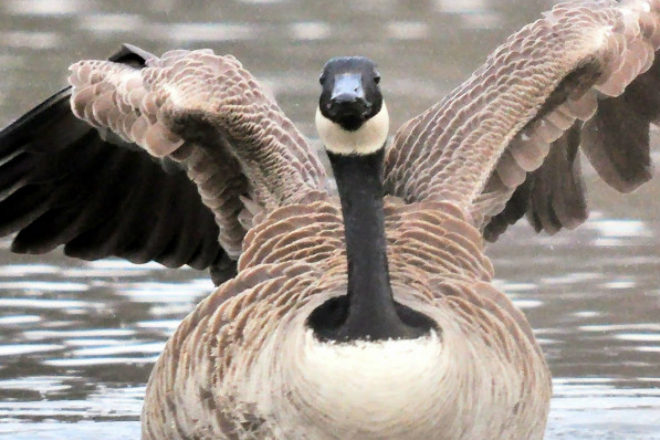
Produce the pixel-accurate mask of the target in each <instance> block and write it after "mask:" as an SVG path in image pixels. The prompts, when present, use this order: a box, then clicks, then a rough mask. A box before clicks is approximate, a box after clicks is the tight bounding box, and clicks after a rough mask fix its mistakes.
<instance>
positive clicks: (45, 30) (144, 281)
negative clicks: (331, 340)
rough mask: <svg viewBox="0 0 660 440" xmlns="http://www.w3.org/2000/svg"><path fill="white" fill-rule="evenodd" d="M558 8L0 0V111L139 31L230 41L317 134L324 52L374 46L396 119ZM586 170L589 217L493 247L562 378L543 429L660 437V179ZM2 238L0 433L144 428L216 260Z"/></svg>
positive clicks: (14, 109)
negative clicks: (19, 248) (178, 263)
mask: <svg viewBox="0 0 660 440" xmlns="http://www.w3.org/2000/svg"><path fill="white" fill-rule="evenodd" d="M550 5H551V2H550V1H532V2H525V3H524V4H521V3H520V2H516V1H513V0H491V1H486V0H470V1H465V0H464V1H450V0H428V1H421V0H415V1H395V0H385V1H382V0H368V1H360V2H349V1H336V2H326V3H323V4H310V3H308V2H303V1H301V0H243V1H226V2H216V1H213V2H212V1H208V2H203V3H202V2H196V3H195V7H191V6H190V3H189V2H186V1H182V0H152V1H142V2H126V1H103V2H100V1H87V0H86V1H82V0H61V1H58V2H54V1H50V0H0V68H1V69H2V72H3V75H1V76H0V124H3V125H4V124H5V123H7V122H9V121H10V120H12V119H13V118H15V117H16V116H17V115H19V114H21V113H22V112H24V111H26V110H28V109H29V108H30V107H31V106H33V105H34V104H35V103H37V102H39V101H40V100H41V99H43V98H44V97H46V96H48V95H49V94H50V93H52V92H53V91H55V90H57V89H58V88H59V87H61V85H62V84H64V80H65V77H66V67H67V66H68V65H69V64H70V63H71V62H72V61H74V60H77V59H80V58H81V57H104V56H106V55H107V54H109V53H111V52H113V51H114V50H115V49H116V47H117V46H118V45H119V43H121V42H133V43H135V44H138V45H142V46H144V47H145V48H146V49H148V50H150V51H153V52H155V53H161V52H163V51H165V50H167V49H170V48H174V47H213V48H214V49H216V50H217V51H218V52H221V53H233V54H235V55H236V56H237V57H238V58H239V59H241V60H242V61H243V63H244V65H245V66H246V67H247V68H248V69H250V70H251V71H252V72H253V73H254V74H255V75H257V76H258V77H259V78H260V79H262V80H263V81H264V82H265V83H266V84H267V85H268V86H269V87H270V88H271V89H272V91H273V93H274V94H275V95H276V97H277V99H278V100H279V101H280V103H281V104H282V106H283V107H284V109H285V111H286V112H287V114H289V115H290V116H291V117H292V119H293V120H294V121H295V122H296V124H297V125H298V126H299V127H301V129H302V130H303V131H304V132H305V133H306V134H308V135H313V134H314V130H313V126H312V115H313V112H314V108H315V105H316V94H317V93H318V84H317V82H316V78H317V77H318V73H319V70H320V68H321V66H322V65H323V63H324V62H325V60H326V59H328V58H329V57H331V56H335V55H339V54H347V53H361V54H365V55H367V56H370V57H372V58H374V59H375V60H377V61H378V63H379V66H380V70H381V71H382V73H383V87H384V91H385V93H386V95H387V97H388V101H389V102H390V111H391V112H392V124H393V126H394V127H396V126H398V125H399V124H401V123H402V122H403V121H404V120H406V119H407V118H409V117H411V116H413V115H415V114H417V113H419V112H421V111H422V110H424V109H425V108H427V107H428V106H429V105H431V104H432V103H433V102H435V100H437V99H438V98H439V97H440V96H442V95H444V94H445V93H446V92H447V91H449V90H450V89H451V87H453V86H454V85H456V84H457V83H458V82H459V81H461V80H462V79H464V78H465V77H466V76H467V75H468V74H469V72H470V71H471V70H472V69H473V68H474V67H476V66H477V65H478V63H480V62H481V61H482V60H483V58H484V56H485V54H486V53H487V52H488V51H489V50H491V49H492V48H493V46H494V44H495V43H496V42H498V41H501V40H502V39H503V38H504V37H505V36H506V35H507V34H508V33H510V32H511V31H513V30H514V29H516V28H518V27H519V26H520V25H521V24H523V23H526V22H528V21H531V20H533V19H535V18H536V17H538V13H539V11H541V10H543V9H547V8H548V7H550ZM591 180H592V181H595V179H593V178H592V179H591ZM590 183H591V185H590V186H591V200H592V202H593V206H594V207H595V209H596V211H595V212H593V213H592V221H591V222H589V223H588V224H586V225H585V226H583V227H581V228H580V229H579V230H578V231H575V232H571V233H569V232H566V233H562V234H559V235H557V236H554V237H547V236H540V237H537V236H535V234H533V233H532V232H531V231H530V229H529V227H527V226H525V225H520V226H516V227H514V228H513V229H512V231H511V232H510V233H508V234H507V235H506V236H505V237H504V239H503V240H502V241H501V242H500V243H497V244H496V245H494V246H491V247H490V248H489V254H490V255H491V256H492V257H493V258H494V260H495V267H496V270H497V276H498V283H499V285H500V287H502V288H504V289H505V290H506V291H507V292H509V293H510V294H511V297H512V299H513V300H514V302H515V303H516V304H517V305H518V306H519V307H521V308H522V309H523V310H524V311H525V313H526V314H527V315H528V316H529V317H530V320H531V321H532V324H533V326H534V328H535V329H536V334H537V336H538V338H539V340H540V341H541V343H542V345H543V348H544V350H545V352H546V353H547V355H548V359H549V362H550V364H551V368H552V370H553V373H554V374H555V376H556V377H557V379H556V381H555V391H556V397H555V399H554V401H553V412H552V415H551V424H550V429H549V433H548V438H549V439H565V438H575V439H596V438H598V439H603V438H611V439H615V438H617V439H618V438H625V439H626V440H629V439H645V440H649V439H653V438H660V433H658V431H659V428H657V427H658V426H660V420H659V419H658V417H659V416H658V415H659V414H660V393H659V392H658V389H659V388H660V387H659V383H660V382H659V379H658V378H660V371H659V368H660V367H658V365H660V340H659V339H658V334H660V324H659V322H660V321H659V320H658V311H659V310H660V283H659V282H658V279H659V278H660V277H659V276H658V268H660V204H657V203H655V201H657V200H659V199H660V182H659V181H655V182H652V183H651V184H649V185H647V187H645V188H643V189H642V190H641V191H639V193H637V194H634V195H631V196H628V197H626V198H623V197H621V196H619V195H617V194H615V193H614V192H612V191H610V190H607V189H604V188H603V187H602V185H598V184H593V182H590ZM8 246H9V241H8V240H6V239H5V240H1V241H0V341H1V342H0V420H2V421H3V422H4V423H0V438H3V437H5V438H11V439H14V440H16V439H33V438H36V437H38V438H44V439H47V438H52V439H64V438H67V439H69V440H70V439H76V438H81V439H82V438H96V437H97V436H99V435H106V436H109V437H111V438H113V439H114V438H118V439H119V438H133V439H134V438H137V437H138V436H139V426H138V424H137V419H138V417H139V413H140V406H141V399H142V396H143V394H144V384H145V383H146V380H147V377H148V374H149V371H150V369H151V366H152V364H153V362H154V360H155V358H156V356H157V355H158V353H159V352H160V351H161V349H162V347H163V344H164V343H165V340H166V338H167V336H168V335H169V334H171V333H172V331H173V330H174V329H175V328H176V326H177V325H178V322H179V321H180V319H181V318H182V317H183V316H185V314H186V313H188V311H190V310H191V308H192V307H193V306H194V304H195V303H196V302H197V301H199V299H200V298H201V297H203V296H204V295H206V294H207V293H208V292H209V291H210V290H211V288H212V285H211V283H210V281H209V280H208V277H207V275H206V274H200V273H197V272H195V271H192V270H181V271H178V272H170V271H166V270H164V269H162V268H161V267H160V266H159V265H157V264H147V265H141V266H136V265H132V264H130V263H127V262H124V261H119V260H107V261H100V262H91V263H89V262H79V261H76V260H70V259H67V258H64V257H62V256H61V254H58V253H55V254H52V255H48V256H43V257H39V258H36V257H29V256H17V255H12V254H10V253H9V251H8ZM124 420H126V421H129V423H123V422H121V421H124ZM26 421H30V422H39V423H18V422H26ZM70 421H76V422H78V423H76V424H75V425H71V424H63V423H62V422H70Z"/></svg>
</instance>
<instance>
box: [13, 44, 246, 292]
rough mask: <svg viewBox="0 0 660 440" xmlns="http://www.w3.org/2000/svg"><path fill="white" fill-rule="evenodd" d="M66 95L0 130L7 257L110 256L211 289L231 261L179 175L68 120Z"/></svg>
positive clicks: (127, 58) (137, 56)
mask: <svg viewBox="0 0 660 440" xmlns="http://www.w3.org/2000/svg"><path fill="white" fill-rule="evenodd" d="M150 57H153V55H151V54H149V53H148V52H145V51H142V50H140V49H138V48H135V47H133V46H128V45H125V46H123V47H122V49H121V50H120V51H119V52H117V53H116V54H114V55H113V56H112V57H111V58H110V59H111V60H113V61H117V62H120V63H125V64H129V65H132V66H135V67H142V66H144V63H145V60H146V59H148V58H150ZM70 96H71V88H70V87H67V88H65V89H63V90H61V91H60V92H58V93H56V94H55V95H53V96H52V97H50V98H49V99H47V100H46V101H44V102H43V103H42V104H40V105H39V106H37V107H35V108H34V109H33V110H32V111H30V112H29V113H27V114H26V115H24V116H23V117H21V118H20V119H18V120H17V121H16V122H14V123H13V124H11V125H10V126H8V127H7V128H5V129H4V130H3V131H2V132H0V212H2V216H1V217H0V235H9V234H13V233H17V234H16V236H15V237H14V240H13V243H12V250H13V251H14V252H19V253H44V252H49V251H51V250H52V249H54V248H55V247H57V246H59V245H64V252H65V253H66V254H67V255H69V256H72V257H78V258H82V259H85V260H96V259H100V258H105V257H109V256H117V257H121V258H125V259H127V260H129V261H132V262H136V263H144V262H147V261H151V260H154V261H157V262H160V263H162V264H164V265H166V266H168V267H179V266H182V265H185V264H188V265H190V266H191V267H194V268H195V269H205V268H208V267H210V268H211V273H212V276H213V278H214V281H215V282H216V283H220V282H222V281H224V280H225V279H227V278H229V277H231V276H233V274H234V273H235V263H234V262H233V261H231V260H230V259H229V258H228V257H227V255H226V254H225V252H224V251H223V250H222V248H221V247H220V245H219V243H218V235H219V229H218V226H217V225H216V223H215V220H214V216H213V214H212V213H211V211H210V210H209V209H208V208H207V207H205V206H204V205H203V204H202V202H201V198H200V196H199V194H198V192H197V188H196V187H195V185H194V184H193V183H192V182H191V181H190V179H189V178H188V177H187V175H186V171H185V169H184V168H183V167H181V166H179V165H177V164H175V163H174V162H173V161H171V160H169V159H163V160H160V161H159V160H157V159H154V158H152V157H151V156H149V155H148V154H147V153H146V152H145V151H144V150H142V149H140V148H138V147H137V146H135V145H131V144H128V143H126V142H123V141H121V140H120V139H119V138H118V137H117V136H114V135H112V134H111V133H109V132H107V131H97V129H95V128H93V127H91V126H90V125H88V124H87V123H86V122H84V121H81V120H79V119H78V118H76V117H75V116H74V115H73V113H72V112H71V107H70V104H69V98H70Z"/></svg>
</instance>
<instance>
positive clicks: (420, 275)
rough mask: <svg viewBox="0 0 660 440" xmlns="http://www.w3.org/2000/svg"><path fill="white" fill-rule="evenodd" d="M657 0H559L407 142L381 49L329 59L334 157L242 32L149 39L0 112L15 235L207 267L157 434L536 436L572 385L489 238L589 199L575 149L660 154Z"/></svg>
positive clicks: (618, 183)
mask: <svg viewBox="0 0 660 440" xmlns="http://www.w3.org/2000/svg"><path fill="white" fill-rule="evenodd" d="M659 48H660V1H643V0H624V1H621V2H616V1H613V0H599V1H589V0H581V1H573V2H569V3H564V4H559V5H557V6H555V7H554V8H553V9H552V10H551V11H549V12H547V13H546V14H544V16H543V17H542V18H541V19H539V20H537V21H536V22H534V23H532V24H530V25H527V26H525V27H524V28H522V29H521V30H520V31H519V32H517V33H515V34H513V35H512V36H511V37H509V38H508V39H507V40H506V42H505V43H504V44H503V45H502V46H500V47H499V48H498V49H496V50H495V51H494V52H493V54H492V55H490V56H489V57H488V59H487V60H486V62H485V63H484V64H483V65H482V66H481V67H480V68H479V69H477V70H476V71H475V72H474V74H473V75H472V76H471V77H470V78H469V79H468V80H467V81H466V82H464V83H463V84H462V85H460V86H458V87H457V88H456V89H455V90H454V91H453V92H451V93H450V94H449V95H448V96H446V97H445V98H443V99H442V100H441V101H439V102H438V103H437V104H436V105H434V106H432V107H431V108H429V109H428V110H427V111H425V112H424V113H422V114H421V115H419V116H416V117H414V118H413V119H411V120H410V121H409V122H407V123H406V124H404V125H403V126H402V127H401V128H399V130H398V131H397V133H396V134H395V136H394V139H393V140H392V142H391V143H389V145H388V144H387V142H386V140H387V134H388V129H389V120H388V113H387V106H386V105H385V101H384V99H383V96H382V94H381V91H380V86H379V83H380V74H379V73H378V71H377V69H376V66H375V64H374V63H373V62H371V61H370V60H368V59H366V58H362V57H341V58H334V59H332V60H330V61H329V62H328V63H327V64H326V65H325V67H324V69H323V73H322V74H321V77H320V82H321V88H322V92H321V95H320V98H319V105H318V109H317V112H316V116H315V120H316V126H317V130H318V133H319V137H320V138H321V140H322V142H323V144H324V146H325V149H326V151H327V153H328V156H329V158H330V163H331V166H332V169H333V172H334V175H335V178H336V182H337V188H338V194H339V196H338V197H337V196H335V195H333V194H332V193H331V191H329V190H328V189H327V188H326V175H325V171H324V169H323V167H322V166H321V162H320V161H319V159H318V158H317V157H316V155H315V154H314V152H313V151H312V149H311V148H310V147H309V145H308V143H307V141H306V140H305V138H304V137H303V136H302V135H301V133H300V132H299V131H298V130H297V129H296V128H295V126H294V125H293V124H292V123H291V121H290V120H289V119H287V118H286V116H285V115H284V114H283V112H282V111H281V110H280V108H279V107H278V106H277V104H276V103H275V101H274V100H273V98H272V97H271V96H270V94H269V93H268V92H266V91H265V90H264V88H263V87H262V86H261V85H260V84H259V82H258V81H257V80H256V79H255V78H254V77H253V76H252V75H251V74H250V73H249V72H248V71H247V70H245V69H244V68H243V66H242V64H241V63H240V62H239V61H238V60H236V59H235V58H234V57H232V56H230V55H227V56H219V55H215V54H214V53H213V52H211V51H209V50H195V51H183V50H177V51H171V52H167V53H165V54H164V55H162V56H161V57H156V56H154V55H152V54H150V53H148V52H145V51H143V50H141V49H139V48H136V47H134V46H130V45H125V46H123V48H122V49H121V50H120V51H119V52H117V53H116V54H114V55H113V56H112V57H110V59H109V60H104V61H89V60H88V61H81V62H79V63H76V64H74V65H73V66H72V67H71V76H70V78H69V81H70V84H71V86H70V87H68V88H66V89H63V90H61V91H60V92H58V93H57V94H55V95H53V96H52V97H51V98H49V99H48V100H47V101H45V102H44V103H42V104H40V105H39V106H37V107H36V108H35V109H33V110H32V111H30V112H28V113H27V114H26V115H24V116H23V117H21V118H19V119H18V120H17V121H16V122H15V123H13V124H12V125H10V126H9V127H7V128H6V129H5V130H3V131H2V132H1V133H0V233H2V234H3V235H7V234H11V233H16V234H17V235H16V236H15V237H14V239H13V244H12V246H13V250H14V251H16V252H27V253H40V252H48V251H50V250H52V249H53V248H55V247H57V246H60V245H63V246H64V250H65V252H66V253H67V254H69V255H71V256H75V257H79V258H83V259H96V258H103V257H105V256H109V255H114V256H119V257H122V258H126V259H129V260H130V261H134V262H144V261H151V260H154V261H159V262H161V263H163V264H165V265H168V266H171V267H178V266H181V265H184V264H188V265H190V266H192V267H195V268H200V269H202V268H210V269H211V273H212V276H213V278H214V281H215V282H216V283H217V284H219V287H218V288H217V290H215V291H214V292H213V293H211V294H210V295H209V296H208V297H206V298H205V299H204V300H202V301H201V302H200V303H199V304H198V306H197V307H196V308H195V310H194V311H193V312H192V313H191V314H190V315H189V316H187V317H186V318H185V319H184V320H183V322H182V323H181V324H180V326H179V327H178V329H177V330H176V331H175V333H174V334H173V336H172V337H171V338H170V340H169V341H168V343H167V345H166V347H165V349H164V351H163V353H162V355H161V356H160V358H159V359H158V361H157V363H156V365H155V367H154V369H153V371H152V374H151V376H150V379H149V383H148V385H147V390H146V397H145V403H144V409H143V414H142V438H143V439H145V440H152V439H190V438H199V439H217V438H221V439H319V440H324V439H358V438H359V439H384V438H397V439H442V440H448V439H452V440H458V439H460V440H477V439H480V440H481V439H486V438H488V439H502V440H514V439H515V440H521V439H522V440H525V439H530V440H533V439H541V438H543V434H544V431H545V425H546V422H547V417H548V411H549V402H550V397H551V393H552V387H551V381H550V372H549V370H548V367H547V365H546V363H545V360H544V358H543V354H542V352H541V349H540V347H539V345H538V343H537V342H536V340H535V338H534V335H533V332H532V330H531V327H530V325H529V323H528V321H527V320H526V318H525V317H524V315H523V314H522V312H521V311H520V310H518V309H517V308H516V307H515V306H514V305H513V304H512V303H511V301H510V300H509V299H508V298H507V296H506V295H505V294H504V293H502V292H501V291H499V290H498V289H496V288H495V286H494V285H493V283H492V281H493V267H492V264H491V263H490V261H489V259H488V258H487V257H486V255H485V254H484V241H485V240H495V239H497V237H498V236H499V235H500V234H502V233H503V232H504V231H505V230H506V228H507V227H508V226H509V225H511V224H513V223H515V222H516V221H517V220H519V219H520V218H522V217H523V216H527V218H528V219H529V220H530V221H531V222H532V224H533V226H534V227H535V228H536V229H537V230H538V231H541V230H545V231H547V232H550V233H554V232H557V231H558V230H560V229H562V228H569V229H570V228H574V227H576V226H577V225H578V224H579V223H581V222H582V221H584V220H585V218H586V208H587V206H586V199H585V195H584V189H583V184H582V180H581V179H582V178H581V168H580V161H579V155H578V151H579V149H581V150H582V151H583V152H584V153H585V154H586V156H587V157H588V159H589V160H590V162H591V163H592V165H593V166H594V168H595V169H596V170H597V171H598V173H599V175H600V176H601V177H602V178H603V180H605V182H606V183H607V184H609V185H610V186H612V187H614V188H615V189H617V190H619V191H622V192H627V191H632V190H633V189H635V188H637V187H638V186H639V185H641V184H642V183H644V182H645V181H647V180H648V179H650V177H651V164H650V158H649V157H650V155H649V138H648V131H649V127H650V124H651V123H654V122H656V121H657V120H658V116H660V105H659V104H660V95H659V92H658V90H660V88H659V87H658V85H659V84H658V83H659V81H660V72H659V70H660V63H658V62H655V52H656V51H657V50H658V49H659Z"/></svg>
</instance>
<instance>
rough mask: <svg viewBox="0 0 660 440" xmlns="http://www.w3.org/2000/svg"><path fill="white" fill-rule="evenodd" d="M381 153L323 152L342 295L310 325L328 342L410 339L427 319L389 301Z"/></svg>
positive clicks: (427, 326)
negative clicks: (338, 233)
mask: <svg viewBox="0 0 660 440" xmlns="http://www.w3.org/2000/svg"><path fill="white" fill-rule="evenodd" d="M383 155H384V148H383V149H380V150H379V151H378V152H376V153H374V154H370V155H362V156H358V155H351V156H344V155H335V154H332V153H329V154H328V156H329V158H330V163H331V164H332V168H333V171H334V173H335V179H336V181H337V188H338V190H339V197H340V200H341V207H342V212H343V215H344V231H345V238H346V254H347V260H348V292H347V295H346V296H342V297H338V298H334V299H333V300H330V301H328V302H326V303H325V304H323V305H322V306H321V307H319V308H318V309H316V310H315V311H314V313H313V314H312V315H311V316H310V324H311V326H312V328H314V329H315V330H316V332H317V334H318V335H319V336H321V337H323V338H327V339H333V340H342V341H346V340H356V339H370V340H383V339H395V338H416V337H418V336H421V335H422V334H425V333H427V332H428V330H429V329H430V328H431V327H432V326H433V324H432V323H431V321H430V320H429V318H427V317H426V316H424V315H421V314H420V313H418V312H415V311H414V310H412V309H410V308H408V307H405V306H403V305H401V304H399V303H396V302H395V301H394V298H393V295H392V287H391V285H390V276H389V271H388V264H387V247H386V239H385V217H384V214H383V185H382V182H381V176H380V173H381V167H382V161H383Z"/></svg>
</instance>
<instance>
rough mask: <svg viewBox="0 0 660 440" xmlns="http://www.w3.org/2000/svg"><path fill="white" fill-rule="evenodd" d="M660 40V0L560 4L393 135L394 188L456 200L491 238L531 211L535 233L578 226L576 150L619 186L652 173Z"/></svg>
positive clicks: (415, 196) (390, 171)
mask: <svg viewBox="0 0 660 440" xmlns="http://www.w3.org/2000/svg"><path fill="white" fill-rule="evenodd" d="M659 46H660V2H658V1H642V0H627V1H622V2H616V1H614V0H602V1H573V2H568V3H564V4H560V5H557V6H556V7H555V8H554V9H553V10H552V11H550V12H547V13H546V14H544V17H543V18H542V19H540V20H537V21H536V22H535V23H532V24H530V25H528V26H525V27H524V28H523V29H522V30H520V31H519V32H517V33H516V34H514V35H512V36H511V37H509V39H508V40H507V41H506V42H505V43H504V44H503V45H502V46H500V47H499V48H498V49H497V50H495V52H494V53H493V54H492V55H491V56H490V57H489V58H488V60H487V61H486V63H485V64H484V65H483V66H482V67H481V68H479V69H478V70H477V71H476V72H475V73H474V74H473V75H472V76H471V77H470V78H469V79H468V80H467V81H466V82H465V83H463V84H462V85H460V86H459V87H458V88H457V89H455V90H454V91H453V92H452V93H451V94H450V95H448V96H447V97H446V98H445V99H443V100H442V101H441V102H439V103H438V104H436V105H435V106H433V107H431V108H430V109H429V110H427V111H426V112H425V113H423V114H421V115H419V116H417V117H416V118H414V119H412V120H411V121H409V122H408V123H407V124H405V125H404V126H403V127H402V128H401V129H400V130H399V131H398V132H397V134H396V137H395V140H394V142H393V144H392V146H391V147H390V149H389V151H388V158H387V163H386V169H385V176H386V185H387V188H388V190H389V191H390V192H391V193H393V194H396V195H399V196H401V197H404V198H405V199H407V200H409V201H410V200H422V199H427V198H436V199H448V200H452V201H454V202H455V203H456V204H457V205H459V206H460V207H461V208H463V209H464V211H465V212H468V213H470V214H471V216H472V218H473V222H474V224H475V226H477V227H479V228H481V229H482V230H483V231H484V234H485V236H486V238H488V239H491V240H494V239H496V238H497V236H498V235H499V234H500V233H501V232H503V231H504V230H505V229H506V227H507V226H508V225H509V224H512V223H514V222H515V221H517V220H518V219H519V218H521V217H522V216H523V215H525V214H527V216H528V218H530V220H531V221H532V223H533V224H534V226H535V227H536V228H537V230H541V229H545V230H547V231H548V232H555V231H557V230H559V229H560V228H562V227H575V226H577V225H578V224H579V223H581V222H582V221H584V220H585V219H586V216H587V211H586V199H585V194H584V186H583V183H582V177H581V171H580V163H579V155H578V154H577V152H578V148H581V149H582V150H583V151H584V152H585V153H586V155H587V157H588V158H589V160H590V161H591V163H592V164H593V165H594V167H595V168H596V170H597V171H598V173H599V175H600V176H601V177H602V178H603V179H604V180H605V182H607V183H608V184H609V185H611V186H612V187H614V188H616V189H618V190H619V191H631V190H633V189H634V188H636V187H637V186H639V185H640V184H642V183H643V182H645V181H646V180H648V179H649V178H650V175H651V164H650V155H649V136H648V132H649V124H650V123H652V122H654V121H656V119H657V117H658V116H659V115H660V87H658V86H660V71H659V70H660V62H656V61H655V52H656V51H657V50H658V48H659Z"/></svg>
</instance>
